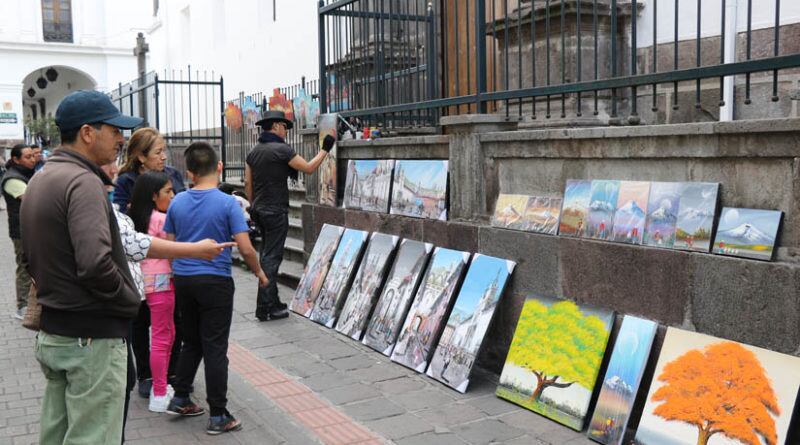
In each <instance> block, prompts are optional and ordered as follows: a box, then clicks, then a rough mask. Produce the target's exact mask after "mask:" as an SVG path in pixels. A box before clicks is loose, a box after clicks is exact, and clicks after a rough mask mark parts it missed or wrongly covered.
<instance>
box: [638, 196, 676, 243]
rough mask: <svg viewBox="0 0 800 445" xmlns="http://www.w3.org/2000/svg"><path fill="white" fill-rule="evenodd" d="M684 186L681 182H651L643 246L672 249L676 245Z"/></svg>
mask: <svg viewBox="0 0 800 445" xmlns="http://www.w3.org/2000/svg"><path fill="white" fill-rule="evenodd" d="M682 190H683V184H682V183H680V182H651V183H650V198H649V199H648V200H647V221H646V222H645V227H644V240H642V244H644V245H646V246H651V247H663V248H666V249H671V248H672V247H673V246H674V244H675V224H676V223H677V222H678V205H679V204H680V198H681V191H682Z"/></svg>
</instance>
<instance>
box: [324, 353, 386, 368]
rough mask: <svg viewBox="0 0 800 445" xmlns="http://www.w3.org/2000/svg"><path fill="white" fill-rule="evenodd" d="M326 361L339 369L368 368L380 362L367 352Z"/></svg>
mask: <svg viewBox="0 0 800 445" xmlns="http://www.w3.org/2000/svg"><path fill="white" fill-rule="evenodd" d="M328 363H329V364H330V365H331V366H333V367H334V368H336V369H338V370H340V371H352V370H355V369H365V368H369V367H370V366H373V365H377V364H380V362H379V361H376V360H375V358H374V357H370V356H369V355H367V354H358V355H353V356H350V357H343V358H337V359H333V360H331V361H330V362H328Z"/></svg>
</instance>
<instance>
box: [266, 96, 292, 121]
mask: <svg viewBox="0 0 800 445" xmlns="http://www.w3.org/2000/svg"><path fill="white" fill-rule="evenodd" d="M293 108H294V107H293V103H292V101H291V100H289V99H287V98H286V95H285V94H283V93H281V90H280V88H275V89H273V90H272V96H270V98H269V109H270V111H283V114H284V115H285V116H286V119H289V120H290V121H294V109H293Z"/></svg>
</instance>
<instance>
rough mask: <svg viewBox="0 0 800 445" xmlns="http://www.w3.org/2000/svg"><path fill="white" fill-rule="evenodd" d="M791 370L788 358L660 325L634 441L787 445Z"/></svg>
mask: <svg viewBox="0 0 800 445" xmlns="http://www.w3.org/2000/svg"><path fill="white" fill-rule="evenodd" d="M798 369H800V358H798V357H795V356H791V355H786V354H780V353H778V352H774V351H769V350H766V349H761V348H757V347H754V346H749V345H745V344H742V343H737V342H733V341H730V340H723V339H721V338H715V337H711V336H708V335H704V334H699V333H696V332H689V331H684V330H681V329H676V328H667V335H666V338H665V339H664V345H663V347H662V349H661V354H660V355H659V358H658V364H657V365H656V370H655V374H654V377H653V383H652V384H651V385H650V391H649V393H648V395H647V402H646V404H645V406H644V410H643V413H642V417H641V420H640V421H639V427H638V429H637V430H636V439H635V440H634V442H633V443H634V444H637V445H742V444H747V445H762V444H767V445H781V444H786V445H789V443H790V442H789V440H788V439H789V437H788V435H789V431H790V424H791V419H792V413H793V411H794V407H795V404H796V403H797V394H798V389H799V388H800V373H799V372H797V370H798ZM791 443H796V442H791Z"/></svg>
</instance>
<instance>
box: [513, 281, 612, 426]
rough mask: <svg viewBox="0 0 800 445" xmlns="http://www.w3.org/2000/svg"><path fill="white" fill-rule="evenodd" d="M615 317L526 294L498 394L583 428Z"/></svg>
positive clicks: (567, 424) (587, 307)
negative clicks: (526, 297)
mask: <svg viewBox="0 0 800 445" xmlns="http://www.w3.org/2000/svg"><path fill="white" fill-rule="evenodd" d="M613 321H614V313H613V312H610V311H607V310H603V309H596V308H592V307H589V306H578V305H577V304H575V303H574V302H572V301H567V300H555V299H550V298H544V297H538V296H533V297H529V298H528V299H527V300H526V301H525V304H524V305H523V307H522V314H521V315H520V318H519V322H518V323H517V329H516V331H515V332H514V339H513V340H512V342H511V349H510V351H509V353H508V357H507V358H506V363H505V366H504V367H503V372H502V374H501V375H500V384H499V386H498V387H497V396H498V397H501V398H503V399H506V400H508V401H510V402H514V403H516V404H518V405H520V406H523V407H525V408H528V409H530V410H532V411H535V412H537V413H539V414H541V415H543V416H545V417H548V418H550V419H553V420H555V421H557V422H559V423H562V424H564V425H566V426H568V427H570V428H573V429H575V430H581V429H582V428H583V424H584V420H585V419H586V416H587V412H588V409H589V401H590V399H591V397H592V390H593V389H594V385H595V383H596V382H597V374H598V372H599V370H600V365H601V363H602V361H603V356H604V355H605V351H606V344H607V342H608V335H609V332H610V330H611V325H612V323H613Z"/></svg>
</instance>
